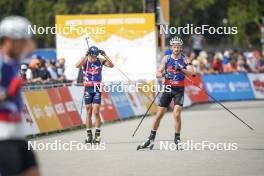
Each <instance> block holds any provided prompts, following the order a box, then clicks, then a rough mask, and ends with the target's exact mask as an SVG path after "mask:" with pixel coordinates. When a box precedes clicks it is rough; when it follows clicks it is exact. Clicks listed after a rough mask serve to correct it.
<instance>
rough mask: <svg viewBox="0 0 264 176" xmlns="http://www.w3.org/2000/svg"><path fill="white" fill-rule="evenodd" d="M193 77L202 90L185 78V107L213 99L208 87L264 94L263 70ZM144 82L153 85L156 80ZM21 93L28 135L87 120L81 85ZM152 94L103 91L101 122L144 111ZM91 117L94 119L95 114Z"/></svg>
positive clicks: (231, 94) (218, 92) (230, 95)
mask: <svg viewBox="0 0 264 176" xmlns="http://www.w3.org/2000/svg"><path fill="white" fill-rule="evenodd" d="M192 81H193V82H194V83H195V84H196V85H198V86H199V87H201V88H202V90H200V89H199V88H198V87H196V86H194V85H193V84H192V83H191V82H190V81H187V79H186V84H185V85H186V87H185V93H184V107H188V106H191V105H192V104H194V103H202V102H209V101H211V100H210V99H209V98H208V96H207V95H206V93H205V91H206V92H207V93H209V94H210V95H211V96H213V97H214V98H216V99H218V100H224V101H232V100H250V99H252V100H254V99H263V98H264V74H245V73H234V74H218V75H202V76H196V77H194V78H192ZM143 85H145V86H146V87H148V88H151V86H152V85H153V82H151V83H149V84H143ZM111 90H114V89H111ZM22 96H23V99H24V101H25V106H24V108H23V111H22V117H23V124H24V127H25V132H24V134H25V135H31V134H38V133H43V132H50V131H56V130H61V129H67V128H70V127H72V126H78V125H81V124H85V120H86V110H85V105H83V110H82V118H80V108H81V102H82V99H83V87H82V86H70V87H59V88H50V89H46V90H28V91H25V92H24V93H23V94H22ZM153 98H154V93H153V92H152V91H148V92H143V89H141V90H140V91H139V92H117V91H110V92H102V101H101V109H100V114H101V116H102V122H107V121H113V120H120V119H126V118H129V117H133V116H140V115H143V114H144V113H145V112H146V110H147V108H148V107H149V105H150V103H151V102H152V100H153ZM157 101H158V98H157V100H156V102H157ZM172 106H173V104H172ZM156 108H157V106H156V105H155V104H153V106H152V107H151V109H150V112H149V114H153V113H155V112H156ZM92 120H93V122H94V117H92Z"/></svg>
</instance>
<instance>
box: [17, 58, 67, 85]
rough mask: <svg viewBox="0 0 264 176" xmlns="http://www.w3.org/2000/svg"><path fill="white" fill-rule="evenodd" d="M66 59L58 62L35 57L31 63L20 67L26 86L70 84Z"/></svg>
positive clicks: (60, 59)
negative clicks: (66, 74) (66, 75)
mask: <svg viewBox="0 0 264 176" xmlns="http://www.w3.org/2000/svg"><path fill="white" fill-rule="evenodd" d="M64 71H65V59H64V58H59V59H57V61H55V60H51V59H43V58H41V57H40V56H33V58H32V59H31V61H30V63H29V64H27V63H23V64H21V66H20V75H21V78H22V79H23V82H24V84H27V85H33V84H34V85H35V84H56V83H58V84H59V83H69V82H71V81H70V80H67V79H66V77H65V75H64Z"/></svg>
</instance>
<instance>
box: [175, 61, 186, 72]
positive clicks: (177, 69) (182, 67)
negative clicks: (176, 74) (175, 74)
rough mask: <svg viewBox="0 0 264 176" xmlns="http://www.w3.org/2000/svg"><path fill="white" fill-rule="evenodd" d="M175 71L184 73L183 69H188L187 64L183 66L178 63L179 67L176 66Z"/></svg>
mask: <svg viewBox="0 0 264 176" xmlns="http://www.w3.org/2000/svg"><path fill="white" fill-rule="evenodd" d="M174 69H175V70H176V71H182V69H186V65H185V64H183V65H181V64H179V63H178V64H177V65H175V67H174Z"/></svg>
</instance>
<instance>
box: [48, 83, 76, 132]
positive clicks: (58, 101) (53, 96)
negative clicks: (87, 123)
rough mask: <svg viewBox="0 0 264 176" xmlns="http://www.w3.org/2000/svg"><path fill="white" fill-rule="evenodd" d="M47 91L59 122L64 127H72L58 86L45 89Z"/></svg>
mask: <svg viewBox="0 0 264 176" xmlns="http://www.w3.org/2000/svg"><path fill="white" fill-rule="evenodd" d="M47 93H48V95H49V98H50V101H51V103H52V105H53V108H54V109H55V112H56V114H57V116H58V118H59V120H60V122H61V125H62V127H63V128H64V129H65V128H70V127H72V126H73V124H72V121H71V119H70V117H69V115H68V114H67V111H66V108H65V105H64V104H63V101H62V98H61V95H60V93H59V91H58V88H51V89H47Z"/></svg>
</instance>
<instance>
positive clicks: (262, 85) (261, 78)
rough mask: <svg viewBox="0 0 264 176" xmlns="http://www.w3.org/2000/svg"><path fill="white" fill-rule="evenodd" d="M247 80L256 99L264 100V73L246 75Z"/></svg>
mask: <svg viewBox="0 0 264 176" xmlns="http://www.w3.org/2000/svg"><path fill="white" fill-rule="evenodd" d="M248 78H249V81H250V84H251V87H252V89H253V92H254V95H255V97H256V99H263V98H264V73H262V74H248Z"/></svg>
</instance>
